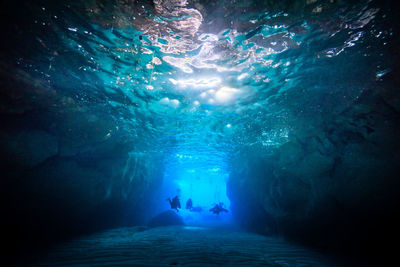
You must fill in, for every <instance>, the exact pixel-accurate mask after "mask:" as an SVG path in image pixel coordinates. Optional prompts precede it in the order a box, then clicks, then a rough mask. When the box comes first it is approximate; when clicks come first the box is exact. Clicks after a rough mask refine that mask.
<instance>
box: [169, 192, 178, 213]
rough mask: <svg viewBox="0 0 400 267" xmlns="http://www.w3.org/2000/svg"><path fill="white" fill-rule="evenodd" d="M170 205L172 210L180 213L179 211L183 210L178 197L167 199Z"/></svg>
mask: <svg viewBox="0 0 400 267" xmlns="http://www.w3.org/2000/svg"><path fill="white" fill-rule="evenodd" d="M167 200H168V202H169V205H170V206H171V209H175V210H176V211H177V212H179V210H178V209H180V208H181V202H180V201H179V198H178V196H175V197H174V198H173V199H172V200H171V198H167Z"/></svg>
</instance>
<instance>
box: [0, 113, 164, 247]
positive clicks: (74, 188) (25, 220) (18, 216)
mask: <svg viewBox="0 0 400 267" xmlns="http://www.w3.org/2000/svg"><path fill="white" fill-rule="evenodd" d="M7 110H8V113H2V114H1V116H2V121H3V122H4V123H3V125H2V128H1V130H0V149H1V153H0V162H1V163H0V171H1V173H2V175H1V177H2V178H1V191H2V192H1V198H2V201H1V202H2V210H3V216H4V217H3V218H4V219H3V222H6V225H7V228H6V229H7V230H8V231H9V232H10V233H11V235H10V236H12V239H11V240H8V241H9V243H10V244H11V245H10V247H16V248H18V247H21V246H28V247H35V246H39V245H44V244H48V243H49V242H54V241H56V240H59V239H63V238H68V237H71V236H73V235H76V234H80V233H86V232H89V231H96V230H99V229H103V228H108V227H114V226H118V225H133V224H142V223H145V222H146V221H147V219H148V218H150V217H151V216H152V215H153V214H152V213H151V209H148V205H151V201H153V197H154V195H155V194H156V193H157V190H158V188H159V185H160V184H162V182H161V179H162V175H163V169H162V165H161V161H162V155H160V154H156V153H150V152H148V153H146V152H145V151H144V150H143V149H141V150H140V151H138V150H139V149H138V148H137V146H139V145H140V144H138V143H135V139H133V138H132V137H131V136H130V135H128V134H127V132H126V131H124V130H121V129H120V128H119V127H118V124H116V123H115V120H114V119H113V117H111V116H109V115H107V113H102V112H94V111H91V110H88V109H84V110H82V109H80V108H79V107H69V108H66V109H63V110H61V109H54V110H49V109H45V110H39V109H38V107H37V106H34V110H31V111H24V112H22V113H11V112H10V109H7Z"/></svg>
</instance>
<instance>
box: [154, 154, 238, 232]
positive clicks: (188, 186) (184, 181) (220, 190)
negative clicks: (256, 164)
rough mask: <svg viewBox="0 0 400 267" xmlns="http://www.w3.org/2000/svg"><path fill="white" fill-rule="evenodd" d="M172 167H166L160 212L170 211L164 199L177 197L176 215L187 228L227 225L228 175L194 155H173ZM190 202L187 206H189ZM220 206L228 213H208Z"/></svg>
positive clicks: (220, 168) (229, 219)
mask: <svg viewBox="0 0 400 267" xmlns="http://www.w3.org/2000/svg"><path fill="white" fill-rule="evenodd" d="M174 158H175V159H174V161H175V162H174V163H172V162H169V163H168V164H167V165H166V168H165V173H164V179H163V185H162V187H161V191H160V194H159V195H160V196H161V197H160V206H159V207H158V208H157V210H159V211H165V210H167V209H169V208H170V205H169V203H168V201H165V199H167V198H173V197H174V196H178V197H179V199H180V204H181V208H180V209H179V215H180V216H181V217H182V219H183V221H184V223H185V224H187V225H194V226H199V225H203V226H204V225H215V224H230V223H231V213H230V211H229V209H230V200H229V198H228V196H227V192H226V190H227V181H228V178H229V173H228V172H227V170H226V169H225V168H226V167H225V166H222V164H221V162H210V160H211V159H210V158H207V159H205V160H207V161H206V162H204V161H202V160H201V159H199V155H198V154H196V153H176V154H175V155H174ZM188 201H189V202H190V204H189V203H188ZM215 205H221V208H224V209H225V210H227V211H223V212H218V214H216V213H212V212H210V209H212V208H213V207H215Z"/></svg>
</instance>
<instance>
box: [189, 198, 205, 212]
mask: <svg viewBox="0 0 400 267" xmlns="http://www.w3.org/2000/svg"><path fill="white" fill-rule="evenodd" d="M186 209H187V210H189V211H191V212H201V211H202V210H203V208H202V207H200V206H199V207H193V201H192V199H191V198H189V199H188V200H187V201H186Z"/></svg>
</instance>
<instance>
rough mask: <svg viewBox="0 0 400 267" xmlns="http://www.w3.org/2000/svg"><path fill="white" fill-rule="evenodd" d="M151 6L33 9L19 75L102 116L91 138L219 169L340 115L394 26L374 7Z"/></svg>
mask: <svg viewBox="0 0 400 267" xmlns="http://www.w3.org/2000/svg"><path fill="white" fill-rule="evenodd" d="M117 2H118V3H117ZM119 2H121V3H119ZM157 2H158V1H155V3H154V4H153V3H151V2H150V1H138V2H135V1H132V2H130V1H126V2H124V1H116V2H115V3H113V2H112V1H111V2H105V3H107V4H102V3H101V2H95V1H89V2H88V1H72V2H68V3H57V4H56V3H51V2H47V3H46V2H43V5H42V6H41V7H40V10H36V9H38V7H32V9H33V8H34V10H33V11H34V13H29V12H28V13H29V14H28V15H27V17H26V20H27V21H29V22H30V23H31V24H30V26H29V27H30V29H29V30H28V29H26V31H27V32H26V35H28V37H30V38H29V48H30V49H29V50H26V49H25V50H24V51H18V46H21V45H18V46H16V47H15V48H14V49H15V50H14V53H18V58H17V59H16V60H15V62H13V64H16V65H17V67H18V69H17V71H16V73H15V75H19V76H20V77H21V79H22V80H23V81H24V82H26V83H35V82H36V83H37V90H38V91H40V92H39V95H41V96H42V97H43V98H46V100H47V101H50V102H54V103H52V104H53V108H54V109H55V110H56V112H62V111H63V109H66V110H71V109H72V110H74V111H77V112H78V113H79V112H84V113H86V114H91V117H90V118H88V119H89V120H93V121H96V120H98V119H101V118H106V121H107V123H106V125H104V126H103V127H102V128H101V129H99V131H100V132H101V134H100V135H101V136H99V138H104V139H108V138H119V137H120V136H122V138H124V139H125V140H129V141H130V142H132V143H134V144H135V147H138V149H139V150H140V151H142V152H150V153H152V152H155V153H158V152H162V153H165V154H166V155H168V156H167V161H168V164H169V165H168V168H174V166H175V165H179V164H181V162H182V161H185V160H188V159H189V157H193V158H191V159H192V160H194V161H196V164H197V165H198V166H203V165H204V166H207V168H209V169H213V168H221V169H226V168H227V164H228V162H229V160H230V159H231V158H232V157H234V155H235V153H241V152H242V151H243V150H251V151H253V152H254V153H268V151H270V150H271V149H273V148H274V147H276V146H279V145H282V144H283V143H285V142H288V141H289V140H291V139H293V138H296V137H295V136H294V135H293V133H294V132H295V131H296V128H298V125H302V124H308V123H309V122H308V121H316V122H317V123H319V122H320V121H327V120H329V119H330V118H331V117H334V116H336V115H337V114H339V113H340V112H342V111H343V110H345V109H346V108H347V107H349V106H351V105H353V104H354V103H355V102H356V101H357V99H358V98H359V97H360V96H361V95H362V94H363V92H365V91H368V90H374V88H373V85H374V84H375V83H374V82H375V81H376V80H380V79H382V78H383V77H384V76H385V75H386V74H387V73H390V71H391V62H390V58H388V55H389V51H388V50H389V49H388V45H390V41H391V39H392V38H393V32H392V30H393V29H391V28H389V29H386V28H384V22H385V16H386V15H385V12H386V11H385V10H383V9H381V8H379V7H377V6H376V5H375V3H374V2H370V1H359V2H357V3H353V4H346V3H344V2H341V1H339V2H337V1H334V2H332V3H331V2H329V1H306V2H304V1H297V2H293V4H291V5H287V6H286V7H285V9H284V10H282V9H280V8H281V6H280V4H278V3H277V4H270V3H269V2H264V3H263V2H262V1H261V2H260V3H257V2H256V1H243V2H240V3H239V2H235V4H233V3H231V2H230V1H219V2H218V3H211V2H210V3H201V2H194V3H190V4H189V5H186V4H185V3H186V1H164V2H163V1H160V2H163V3H164V4H162V3H161V4H157ZM175 2H177V3H178V2H179V3H180V4H179V5H178V4H176V3H175ZM124 3H125V4H124ZM168 3H169V4H168ZM173 3H175V4H173ZM26 5H27V7H28V10H29V4H26ZM168 5H170V6H168ZM175 5H176V6H175ZM377 19H379V23H378V22H377ZM26 37H27V36H21V39H22V40H23V39H25V38H26ZM22 46H23V45H22ZM35 93H36V92H35ZM35 93H32V94H33V95H32V97H37V95H36V94H35ZM39 101H41V100H39ZM310 125H311V123H310ZM62 130H64V131H65V130H67V129H62ZM311 131H312V129H311Z"/></svg>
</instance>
